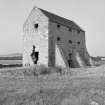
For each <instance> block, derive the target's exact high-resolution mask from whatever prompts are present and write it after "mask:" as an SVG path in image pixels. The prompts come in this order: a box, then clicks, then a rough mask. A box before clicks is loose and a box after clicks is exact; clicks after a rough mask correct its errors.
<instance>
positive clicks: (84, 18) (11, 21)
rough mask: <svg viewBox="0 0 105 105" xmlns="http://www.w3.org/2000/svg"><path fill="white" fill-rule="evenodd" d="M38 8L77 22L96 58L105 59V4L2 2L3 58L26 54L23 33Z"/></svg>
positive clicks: (88, 0)
mask: <svg viewBox="0 0 105 105" xmlns="http://www.w3.org/2000/svg"><path fill="white" fill-rule="evenodd" d="M34 6H37V7H40V8H42V9H45V10H48V11H50V12H53V13H55V14H58V15H60V16H62V17H65V18H68V19H70V20H73V21H75V22H76V23H77V24H78V25H80V26H81V27H82V28H83V29H84V30H85V31H86V45H87V49H88V52H89V53H90V55H92V56H105V0H0V54H9V53H15V52H22V34H23V33H22V29H23V23H24V22H25V20H26V19H27V16H28V15H29V13H30V11H31V10H32V8H33V7H34Z"/></svg>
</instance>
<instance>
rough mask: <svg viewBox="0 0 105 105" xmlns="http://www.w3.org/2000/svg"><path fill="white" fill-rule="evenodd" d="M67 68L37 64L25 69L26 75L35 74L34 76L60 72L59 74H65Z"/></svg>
mask: <svg viewBox="0 0 105 105" xmlns="http://www.w3.org/2000/svg"><path fill="white" fill-rule="evenodd" d="M64 70H65V69H64V68H62V67H60V66H56V67H47V66H45V65H35V66H33V67H30V68H27V69H25V70H24V71H23V72H24V75H34V76H38V75H48V74H51V73H59V74H61V75H62V74H64V72H65V71H64Z"/></svg>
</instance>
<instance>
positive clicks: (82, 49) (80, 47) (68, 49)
mask: <svg viewBox="0 0 105 105" xmlns="http://www.w3.org/2000/svg"><path fill="white" fill-rule="evenodd" d="M50 27H51V28H50V29H51V30H53V31H52V33H50V34H52V35H54V40H55V42H56V44H57V45H58V46H59V48H60V50H61V52H63V53H62V57H63V59H64V61H65V64H66V66H68V60H69V54H72V56H75V57H72V60H73V62H77V63H78V61H76V60H77V59H76V52H78V54H79V57H81V58H82V57H83V58H84V59H86V60H89V54H88V52H87V50H86V44H85V43H86V42H85V32H83V31H79V30H75V29H72V28H68V27H66V26H63V25H61V24H59V23H56V22H52V21H51V22H50ZM81 55H82V56H81ZM84 59H81V60H84ZM58 62H59V61H58ZM61 65H63V64H61ZM82 65H83V66H84V64H82ZM63 66H64V65H63ZM73 66H75V67H79V65H77V64H73ZM73 66H72V67H73Z"/></svg>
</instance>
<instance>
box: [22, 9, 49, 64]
mask: <svg viewBox="0 0 105 105" xmlns="http://www.w3.org/2000/svg"><path fill="white" fill-rule="evenodd" d="M35 25H36V26H35ZM23 31H24V34H23V65H24V66H29V65H33V62H32V59H31V57H30V55H31V53H32V48H33V45H35V46H36V51H38V52H39V60H38V64H46V65H47V64H48V18H47V17H46V16H45V15H44V14H43V13H42V12H41V11H40V10H39V9H38V8H34V9H33V10H32V11H31V13H30V15H29V16H28V18H27V20H26V22H25V24H24V26H23Z"/></svg>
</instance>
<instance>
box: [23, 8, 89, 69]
mask: <svg viewBox="0 0 105 105" xmlns="http://www.w3.org/2000/svg"><path fill="white" fill-rule="evenodd" d="M23 32H24V34H23V66H31V65H34V64H45V65H47V66H56V65H59V66H63V67H81V66H90V65H91V62H90V60H91V59H90V56H89V54H88V52H87V49H86V44H85V31H84V30H83V29H81V28H80V27H79V26H78V25H77V24H76V23H75V22H73V21H71V20H68V19H65V18H63V17H60V16H57V15H55V14H52V13H50V12H48V11H46V10H43V9H40V8H37V7H34V8H33V9H32V11H31V13H30V14H29V16H28V18H27V20H26V22H25V23H24V25H23ZM34 53H36V55H35V54H34ZM32 55H35V56H34V57H32ZM36 56H37V62H36V63H35V62H34V60H35V58H36Z"/></svg>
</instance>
